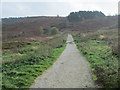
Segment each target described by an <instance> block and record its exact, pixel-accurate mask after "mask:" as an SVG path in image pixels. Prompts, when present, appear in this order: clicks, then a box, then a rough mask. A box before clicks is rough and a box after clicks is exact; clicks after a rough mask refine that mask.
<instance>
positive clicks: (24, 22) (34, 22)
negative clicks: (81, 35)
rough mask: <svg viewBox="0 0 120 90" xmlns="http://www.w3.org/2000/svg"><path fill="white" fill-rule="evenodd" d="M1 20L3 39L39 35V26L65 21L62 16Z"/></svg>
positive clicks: (43, 26) (45, 26)
mask: <svg viewBox="0 0 120 90" xmlns="http://www.w3.org/2000/svg"><path fill="white" fill-rule="evenodd" d="M6 21H7V20H5V21H3V27H2V28H3V29H2V30H3V40H4V39H8V38H9V39H10V38H14V37H20V35H21V34H24V35H21V37H33V36H40V34H39V31H40V28H41V27H42V28H48V27H51V26H54V25H58V24H61V23H65V22H66V18H64V17H28V18H22V19H19V20H15V21H14V20H13V21H10V20H8V22H6Z"/></svg>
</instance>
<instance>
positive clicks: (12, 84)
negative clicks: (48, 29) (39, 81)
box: [2, 35, 66, 90]
mask: <svg viewBox="0 0 120 90" xmlns="http://www.w3.org/2000/svg"><path fill="white" fill-rule="evenodd" d="M65 41H66V35H61V36H59V37H55V38H53V39H50V40H47V41H43V42H18V41H17V42H9V43H8V42H7V43H3V65H2V77H3V80H2V88H3V89H4V90H6V89H7V88H29V87H30V85H31V84H32V83H33V82H34V79H35V78H36V77H37V76H39V75H41V74H42V73H43V72H44V71H45V70H46V69H47V68H48V67H50V66H51V65H52V64H53V63H54V62H55V60H57V58H58V57H59V56H60V54H61V53H62V51H63V50H64V48H65Z"/></svg>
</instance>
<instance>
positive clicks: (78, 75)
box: [30, 35, 95, 88]
mask: <svg viewBox="0 0 120 90" xmlns="http://www.w3.org/2000/svg"><path fill="white" fill-rule="evenodd" d="M67 41H68V42H69V41H73V38H72V36H71V35H68V40H67ZM90 87H91V88H93V87H95V85H94V82H93V80H92V79H91V73H90V65H89V63H88V62H87V61H86V60H85V58H84V57H83V56H82V55H81V54H80V52H79V51H78V49H77V48H76V45H75V44H74V43H68V44H67V46H66V49H65V50H64V52H63V53H62V54H61V56H60V57H59V59H58V60H57V61H56V62H55V63H54V64H53V66H52V67H50V68H49V69H48V70H46V71H45V72H44V73H43V74H42V75H41V76H39V77H38V78H36V80H35V83H33V85H32V86H31V87H30V88H90Z"/></svg>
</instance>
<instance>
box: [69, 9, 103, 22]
mask: <svg viewBox="0 0 120 90" xmlns="http://www.w3.org/2000/svg"><path fill="white" fill-rule="evenodd" d="M100 17H105V15H104V14H103V13H102V12H101V11H79V12H71V13H70V14H69V15H68V16H67V18H68V20H69V21H70V22H74V21H83V20H85V19H94V18H100Z"/></svg>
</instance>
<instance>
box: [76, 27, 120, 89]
mask: <svg viewBox="0 0 120 90" xmlns="http://www.w3.org/2000/svg"><path fill="white" fill-rule="evenodd" d="M74 39H75V42H76V45H77V47H78V49H79V50H80V52H81V53H82V54H83V55H84V56H85V57H86V58H87V60H88V61H89V62H90V64H91V71H92V72H93V80H95V81H96V83H97V84H98V85H99V86H100V87H104V88H117V87H118V81H120V80H119V78H118V59H119V52H118V31H117V30H115V29H114V30H99V31H96V32H89V33H88V32H87V33H79V34H76V35H74Z"/></svg>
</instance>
